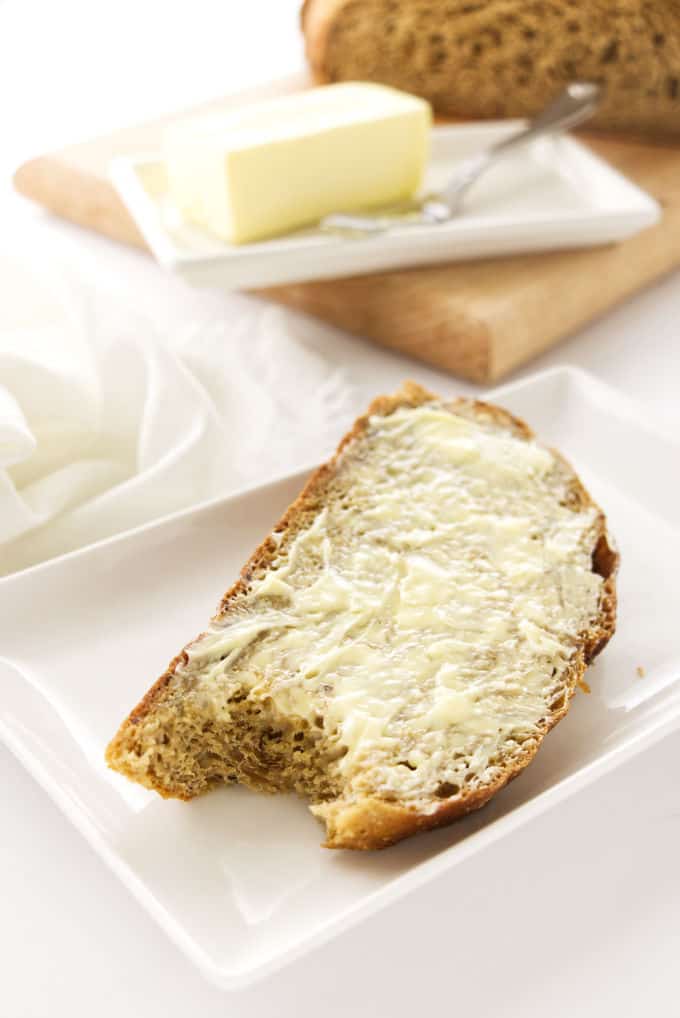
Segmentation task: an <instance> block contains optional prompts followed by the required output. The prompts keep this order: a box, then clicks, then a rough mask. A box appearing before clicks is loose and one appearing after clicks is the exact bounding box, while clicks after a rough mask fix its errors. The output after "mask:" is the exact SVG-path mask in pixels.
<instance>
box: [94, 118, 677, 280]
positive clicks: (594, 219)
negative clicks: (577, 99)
mask: <svg viewBox="0 0 680 1018" xmlns="http://www.w3.org/2000/svg"><path fill="white" fill-rule="evenodd" d="M522 124H523V122H522V121H503V122H501V123H483V124H468V125H465V126H462V127H438V128H435V129H434V130H433V132H432V155H431V160H430V164H429V167H428V170H427V173H426V179H425V183H424V190H425V191H431V190H437V188H438V187H441V186H443V184H445V183H446V181H447V180H448V179H449V177H450V176H451V173H452V172H453V170H454V168H455V165H456V163H457V162H459V161H460V160H461V159H464V158H465V157H466V156H469V155H472V154H473V153H476V152H479V151H480V150H482V149H484V148H486V147H487V146H488V145H492V144H493V143H494V142H496V141H499V140H500V139H501V138H505V137H507V136H508V135H509V134H512V133H513V132H514V131H517V130H518V129H519V128H520V127H521V126H522ZM111 178H112V180H113V183H114V185H115V186H116V188H117V190H118V192H119V194H120V196H121V198H122V199H123V201H124V202H125V204H126V205H127V207H128V210H129V212H130V213H131V215H132V217H133V218H134V220H135V222H136V223H137V226H138V227H139V229H140V231H141V233H142V234H143V236H144V238H145V240H146V242H147V244H148V245H149V247H150V248H151V250H152V252H153V254H154V255H155V257H156V258H157V259H158V261H159V262H160V263H161V265H163V266H165V267H166V268H169V269H171V270H173V271H174V272H177V273H178V274H179V275H181V276H183V277H184V278H185V279H186V280H187V281H188V282H190V283H193V284H195V285H199V286H219V287H223V288H227V289H239V288H244V287H258V286H276V285H278V284H280V283H293V282H300V281H302V280H310V279H328V278H332V277H339V276H349V275H359V274H361V273H365V272H377V271H379V270H382V269H391V268H397V267H399V266H404V265H427V264H430V263H434V262H442V261H457V260H461V259H462V260H466V261H467V260H469V259H471V258H483V257H487V256H491V255H501V254H512V253H519V252H526V251H536V250H549V249H550V250H552V249H556V248H568V247H588V246H591V245H595V244H607V243H610V242H612V241H617V240H623V238H624V237H629V236H631V234H633V233H637V232H638V230H641V229H643V228H644V227H646V226H651V225H653V224H654V223H655V222H656V221H657V220H658V219H659V216H660V209H659V206H658V205H657V203H656V202H655V201H654V199H653V198H651V197H650V196H649V195H648V194H646V193H645V192H644V191H641V190H640V188H638V187H637V186H636V185H635V184H632V183H631V182H630V181H629V180H627V179H626V178H625V177H623V176H621V174H620V173H618V172H617V171H616V170H614V169H612V167H610V166H609V165H608V164H607V163H606V162H603V160H601V159H599V158H598V157H597V156H595V155H594V154H593V153H592V152H591V151H590V150H589V149H587V148H585V146H583V145H581V144H580V143H579V142H577V141H575V140H574V139H573V138H571V137H569V136H566V135H565V136H561V137H554V138H543V139H540V140H539V141H537V142H535V143H534V144H533V145H531V146H529V147H527V148H525V149H524V150H523V151H521V152H518V153H516V154H515V155H512V156H510V155H509V156H507V157H506V158H505V159H504V160H502V161H501V162H500V163H499V165H498V166H496V167H494V168H493V169H491V170H490V171H489V172H488V174H486V175H485V176H484V177H483V178H482V179H481V180H480V181H479V184H477V185H475V187H474V188H473V189H472V191H471V192H470V195H469V197H468V199H467V201H466V205H465V214H464V215H462V216H459V217H457V218H456V219H452V220H451V221H450V222H448V223H443V224H440V225H436V226H417V227H416V226H409V227H404V226H402V227H395V228H394V229H392V230H390V231H389V233H383V234H380V235H377V236H373V237H363V238H348V237H334V236H328V235H323V234H321V233H320V232H319V231H318V230H315V229H308V230H304V231H299V232H297V233H293V234H289V235H287V236H285V237H279V238H276V239H273V240H269V241H264V242H260V243H257V244H242V245H231V244H227V243H225V242H224V241H221V240H219V239H218V238H216V237H213V236H211V235H210V234H209V233H207V232H205V231H203V230H201V229H199V228H197V227H193V226H190V225H187V224H185V223H183V222H182V220H181V217H180V215H179V213H178V212H177V210H176V209H174V208H173V207H172V205H171V204H170V203H169V201H168V198H167V195H166V179H165V168H164V164H163V162H162V161H161V158H160V156H159V155H158V154H152V155H150V156H148V157H145V156H139V157H137V158H135V157H132V158H130V157H120V158H118V159H116V160H114V161H113V162H112V165H111Z"/></svg>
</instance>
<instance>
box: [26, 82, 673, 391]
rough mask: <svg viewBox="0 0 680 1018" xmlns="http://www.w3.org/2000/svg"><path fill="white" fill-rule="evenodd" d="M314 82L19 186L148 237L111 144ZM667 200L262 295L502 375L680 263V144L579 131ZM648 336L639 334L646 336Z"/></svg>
mask: <svg viewBox="0 0 680 1018" xmlns="http://www.w3.org/2000/svg"><path fill="white" fill-rule="evenodd" d="M307 85H308V79H307V78H306V76H305V75H299V76H296V77H293V78H287V79H285V80H284V81H277V82H272V83H271V84H269V85H266V86H263V87H262V88H259V89H257V90H251V91H249V92H247V93H242V94H240V95H233V96H228V97H226V98H223V99H219V100H215V101H213V102H211V103H207V104H203V105H202V106H200V107H199V108H197V109H196V110H184V111H182V112H181V113H178V114H174V115H172V116H167V117H164V118H161V119H159V120H156V121H154V122H152V123H147V124H142V125H139V126H137V127H133V128H128V129H125V130H122V131H117V132H116V133H114V134H111V135H108V136H106V137H101V138H96V139H94V140H92V141H87V142H83V143H81V144H78V145H72V146H69V147H68V148H65V149H62V150H61V151H58V152H51V153H48V154H46V155H42V156H39V157H38V158H36V159H32V160H31V161H30V162H28V163H25V164H24V165H23V166H21V167H19V169H18V170H17V172H16V174H15V178H14V182H15V186H16V188H17V189H18V190H19V191H20V192H21V193H22V194H24V195H26V196H27V197H29V198H32V199H33V200H35V201H37V202H40V203H41V204H42V205H44V206H45V207H46V208H48V209H49V210H50V211H52V212H54V213H55V214H57V215H59V216H62V217H64V218H65V219H69V220H71V221H73V222H75V223H78V224H80V225H82V226H86V227H89V228H91V229H93V230H97V231H99V232H100V233H103V234H106V235H107V236H109V237H112V238H114V239H115V240H118V241H121V242H123V243H126V244H132V245H135V246H138V247H144V241H143V239H142V237H141V236H140V234H139V232H138V230H137V228H136V226H135V224H134V222H133V221H132V219H131V218H130V216H129V214H128V212H127V210H126V209H125V207H124V205H123V203H122V202H121V200H120V198H119V197H118V195H117V194H116V192H115V191H114V189H113V187H112V186H111V184H110V182H109V180H108V176H107V173H108V165H109V162H110V160H111V159H112V158H113V157H114V156H115V155H123V154H133V153H140V152H142V153H143V152H153V151H154V150H157V149H158V147H159V143H160V138H161V134H162V130H163V128H164V126H165V125H166V124H168V123H170V122H171V121H172V120H175V119H177V118H178V117H179V116H186V115H187V114H189V113H192V112H201V113H204V112H207V111H209V110H219V109H225V108H228V107H230V106H232V107H233V106H234V105H236V104H241V103H244V102H248V101H252V100H254V99H258V98H262V97H263V96H266V95H272V94H278V93H281V92H290V91H295V90H298V89H301V88H304V87H306V86H307ZM581 137H582V139H583V140H585V141H586V142H587V143H588V144H589V145H591V147H592V148H593V149H594V150H595V151H596V152H597V153H598V154H599V155H601V156H602V157H603V158H605V159H606V160H608V161H609V162H610V163H611V164H612V165H614V166H616V167H617V168H618V169H619V170H621V171H622V172H623V173H625V174H626V175H627V176H629V177H630V178H631V179H633V180H635V181H636V182H637V183H638V184H639V185H640V186H641V187H643V188H644V189H645V190H647V191H649V192H650V193H651V194H652V195H653V196H654V197H655V198H656V199H657V200H658V201H659V202H660V203H661V205H662V206H663V212H664V214H663V217H662V221H661V222H660V223H659V224H658V225H657V226H655V227H652V228H651V229H648V230H645V231H643V232H642V233H640V234H638V235H637V236H636V237H633V238H631V239H629V240H626V241H624V242H623V243H621V244H616V245H609V246H607V247H603V248H590V249H587V250H583V251H567V252H556V253H552V254H531V255H520V256H514V257H502V258H496V259H488V260H485V261H475V262H467V263H460V262H459V263H455V264H449V265H439V266H431V267H427V268H421V269H404V270H400V271H396V272H395V271H392V272H386V273H377V274H374V275H367V276H360V277H359V276H357V277H351V278H348V279H337V280H322V281H319V282H314V283H304V284H295V285H287V286H281V287H274V288H270V289H268V290H265V291H260V292H261V294H262V295H263V296H264V297H267V298H268V299H271V300H275V301H278V302H280V303H283V304H286V305H289V306H291V307H295V308H297V309H298V310H301V311H304V312H307V313H308V314H311V315H314V316H316V317H318V318H321V319H323V320H324V321H327V322H331V323H332V324H334V325H337V326H340V327H341V328H343V329H346V330H348V331H350V332H354V333H357V334H359V335H362V336H365V337H367V338H369V339H371V340H373V341H375V342H376V343H380V344H382V345H384V346H388V347H392V348H394V349H396V350H400V351H402V352H403V353H406V354H409V355H410V356H413V357H416V358H418V359H421V360H424V361H427V362H429V363H431V364H434V365H437V366H438V367H441V368H444V369H445V370H447V371H450V372H451V373H452V374H456V375H460V376H462V377H465V378H468V379H471V380H473V381H477V382H488V381H492V380H495V379H498V378H500V377H502V376H503V375H505V374H507V373H508V372H509V371H511V370H512V369H513V368H516V367H518V366H519V365H520V364H522V363H524V362H526V361H528V360H529V359H530V358H531V357H534V356H536V355H537V354H538V353H540V352H542V351H543V350H545V349H547V348H548V347H550V346H552V345H554V344H555V343H556V342H558V341H559V340H560V339H562V338H563V337H564V336H566V335H568V334H569V333H570V332H573V331H574V330H575V329H577V328H579V327H580V326H582V325H583V324H585V323H586V322H588V321H589V320H591V319H592V318H594V317H596V316H597V315H599V314H601V313H602V312H604V311H606V310H607V309H608V308H610V307H612V306H613V305H614V304H616V303H617V302H619V301H621V300H622V299H623V298H625V297H627V296H628V295H629V294H631V293H633V292H635V291H636V290H638V289H640V288H641V287H643V286H645V285H646V284H648V283H650V282H651V281H652V280H654V279H657V278H659V277H660V276H662V275H663V274H665V273H666V272H668V271H670V270H671V269H673V268H674V267H676V266H678V265H680V146H663V145H654V144H650V143H648V142H641V141H640V142H638V141H627V140H622V139H620V138H607V137H595V136H588V135H581ZM641 341H642V338H641Z"/></svg>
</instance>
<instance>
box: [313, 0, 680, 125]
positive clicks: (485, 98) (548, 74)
mask: <svg viewBox="0 0 680 1018" xmlns="http://www.w3.org/2000/svg"><path fill="white" fill-rule="evenodd" d="M302 23H303V29H304V33H305V39H306V47H307V55H308V58H309V62H310V64H311V66H312V69H313V71H314V73H315V75H316V77H317V79H318V80H320V81H351V80H368V81H379V82H384V83H385V84H387V85H394V86H396V87H397V88H401V89H404V90H406V91H408V92H413V93H415V94H416V95H420V96H422V97H423V98H425V99H428V100H429V101H430V102H431V103H432V105H433V107H434V109H435V110H436V111H437V112H438V113H441V114H444V115H447V116H453V117H473V118H478V117H482V118H483V117H525V116H531V115H533V114H535V113H537V112H538V111H539V110H541V109H542V108H543V107H544V106H545V105H546V103H547V102H548V100H549V99H551V98H552V97H554V96H555V95H557V93H558V92H559V91H560V89H561V88H563V87H564V85H565V84H567V82H569V81H573V80H575V79H580V80H585V81H596V82H599V83H600V84H602V85H603V86H604V87H605V90H606V94H605V98H604V101H603V104H602V108H601V110H600V111H599V112H598V114H597V116H596V117H595V118H594V119H593V120H592V124H593V125H594V126H596V127H601V128H605V129H611V130H622V131H627V132H629V133H634V134H641V135H661V136H675V137H678V136H680V3H678V0H475V2H471V0H306V2H305V4H304V6H303V11H302Z"/></svg>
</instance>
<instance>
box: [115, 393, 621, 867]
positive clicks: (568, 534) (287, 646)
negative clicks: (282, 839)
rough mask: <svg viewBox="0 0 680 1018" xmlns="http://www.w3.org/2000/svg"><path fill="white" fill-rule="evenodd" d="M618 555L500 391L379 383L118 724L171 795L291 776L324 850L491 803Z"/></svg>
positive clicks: (556, 693)
mask: <svg viewBox="0 0 680 1018" xmlns="http://www.w3.org/2000/svg"><path fill="white" fill-rule="evenodd" d="M617 564H618V557H617V555H616V552H615V551H614V550H613V548H612V544H611V542H610V540H609V538H608V536H607V531H606V526H605V520H604V516H603V514H602V512H601V511H600V509H599V508H598V507H597V506H596V505H594V504H593V502H592V501H591V499H590V498H589V496H588V494H587V493H586V491H585V490H584V488H583V486H582V485H581V483H580V481H579V480H578V478H577V477H576V475H575V474H574V472H573V470H572V469H571V467H570V466H569V465H568V464H567V463H566V462H565V460H564V459H562V457H561V456H560V455H559V454H558V453H555V452H553V451H551V450H549V449H547V448H545V447H543V446H541V445H539V444H538V443H537V442H536V441H535V440H534V439H533V436H532V434H531V432H530V431H529V429H528V428H527V427H526V425H525V424H523V423H522V422H521V421H518V420H517V419H516V418H514V417H512V416H511V415H510V414H508V413H507V412H506V411H504V410H501V409H500V408H499V407H495V406H491V405H487V404H484V403H479V402H477V401H472V400H466V399H459V400H455V401H454V402H452V403H444V402H442V401H441V400H439V399H437V398H436V397H435V396H433V395H432V394H430V393H428V392H426V391H425V390H423V389H421V388H420V387H418V386H416V385H414V384H412V383H406V384H405V385H404V386H403V388H402V389H401V390H400V391H399V392H398V393H397V394H396V395H395V396H393V397H385V398H380V399H377V400H376V401H375V402H374V403H373V404H372V405H371V407H370V408H369V411H368V413H367V415H366V416H365V417H362V418H360V419H359V420H358V421H357V423H356V424H355V426H354V428H353V429H352V431H351V432H350V433H349V434H348V435H347V436H346V437H345V438H344V439H343V441H342V442H341V444H340V447H339V449H338V452H337V454H336V455H335V457H334V458H333V459H332V460H331V461H330V462H329V463H328V464H326V465H325V466H323V467H321V469H320V470H318V471H317V472H316V473H315V474H314V475H313V476H312V478H311V479H310V481H309V482H308V484H307V486H306V487H305V489H304V491H303V492H302V494H301V495H300V497H299V498H298V499H297V501H296V502H294V503H293V505H292V506H291V507H290V508H289V509H288V511H287V513H286V514H285V516H284V517H283V519H282V520H281V521H280V522H279V523H278V524H277V526H276V527H275V528H274V531H273V532H272V534H271V535H270V536H269V537H268V538H267V539H266V540H265V542H264V544H262V546H261V547H260V548H259V549H258V550H257V551H256V552H255V553H254V555H253V556H252V557H251V559H250V560H249V562H248V563H247V564H246V566H245V567H244V569H243V571H242V574H241V578H240V579H239V580H238V581H237V583H236V584H235V585H234V586H233V587H232V588H231V590H229V591H228V592H227V594H226V595H225V597H224V599H223V601H222V603H221V605H220V608H219V611H218V613H217V615H216V616H215V617H214V618H213V620H212V622H211V623H210V625H209V627H208V628H207V630H206V631H205V632H204V633H203V634H202V635H200V636H199V637H198V638H197V639H196V640H194V641H193V643H191V644H189V645H188V646H187V647H186V648H185V649H184V650H183V651H181V653H180V654H179V655H178V656H177V657H176V658H175V659H174V661H173V662H172V663H171V665H170V667H169V668H168V670H167V672H166V673H165V674H164V675H163V676H162V677H161V678H160V679H159V680H158V682H156V684H155V685H154V686H153V687H152V688H151V689H150V691H149V692H148V693H147V695H146V696H145V697H144V699H143V700H142V701H141V703H140V704H139V705H138V706H137V707H136V708H135V709H134V710H133V711H132V713H131V714H130V716H129V717H128V718H127V720H126V721H124V722H123V724H122V726H121V728H120V730H119V732H118V734H117V735H116V736H115V738H114V739H113V741H112V742H111V744H110V745H109V747H108V750H107V760H108V762H109V764H110V765H111V767H113V768H114V769H116V770H118V771H120V772H121V773H123V774H125V775H127V776H128V777H129V778H132V779H133V780H135V781H138V782H140V783H141V784H143V785H146V786H147V787H149V788H153V789H155V790H156V791H158V792H160V794H161V795H163V796H174V797H178V798H182V799H190V798H192V797H193V796H195V795H198V794H199V793H201V792H204V791H206V790H207V789H209V788H211V787H213V786H214V785H216V784H219V783H222V782H224V781H239V782H242V783H243V784H245V785H248V786H249V787H251V788H254V789H258V790H261V791H269V792H284V791H296V792H299V793H300V794H301V795H304V796H306V797H307V798H308V799H309V801H310V803H311V807H310V808H311V809H312V812H313V813H314V814H315V815H316V816H317V817H319V818H320V819H321V820H323V821H324V823H325V825H326V836H327V840H326V844H327V845H328V846H330V847H333V848H379V847H382V846H384V845H388V844H390V843H392V842H394V841H397V840H398V839H400V838H403V837H405V836H407V835H409V834H412V833H414V832H415V831H418V830H423V829H426V828H430V827H435V826H439V825H441V824H445V823H448V822H450V821H451V820H453V819H455V818H456V817H458V816H461V815H462V814H464V813H467V812H469V811H470V810H473V809H477V808H478V807H480V806H482V805H484V803H486V802H487V801H488V800H489V799H490V797H491V796H492V795H493V794H494V793H495V792H497V791H498V790H499V789H500V788H502V787H503V785H505V784H506V783H507V782H508V781H509V780H510V779H511V778H513V777H514V776H515V775H517V774H518V773H519V772H520V771H521V770H522V769H523V768H524V767H525V766H526V765H527V764H528V763H529V762H530V761H531V759H532V758H533V756H534V754H535V753H536V751H537V749H538V747H539V744H540V742H541V741H542V739H543V737H544V736H545V735H546V733H547V732H548V731H549V730H550V728H552V726H553V725H554V724H556V722H557V721H559V720H560V719H561V718H562V717H563V716H564V715H565V714H566V712H567V709H568V706H569V701H570V699H571V697H572V695H573V693H574V690H575V688H576V685H577V684H578V683H579V681H580V680H581V678H582V675H583V672H584V670H585V668H586V665H587V664H588V663H589V662H590V661H591V660H592V658H593V657H594V656H595V655H596V654H597V653H598V652H599V651H600V650H601V649H602V648H603V647H604V645H605V644H606V643H607V641H608V640H609V638H610V636H611V635H612V633H613V631H614V624H615V608H616V596H615V587H614V579H615V572H616V567H617Z"/></svg>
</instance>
